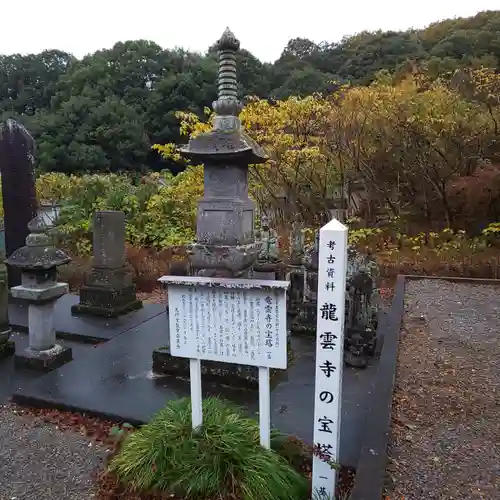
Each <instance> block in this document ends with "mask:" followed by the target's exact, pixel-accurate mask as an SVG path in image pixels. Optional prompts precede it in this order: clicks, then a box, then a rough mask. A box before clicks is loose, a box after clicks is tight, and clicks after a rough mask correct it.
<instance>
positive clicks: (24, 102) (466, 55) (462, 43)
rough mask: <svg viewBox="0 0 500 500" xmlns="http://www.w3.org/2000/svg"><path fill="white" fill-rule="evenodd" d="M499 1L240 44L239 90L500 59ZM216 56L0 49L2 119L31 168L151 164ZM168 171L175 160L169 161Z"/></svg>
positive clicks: (198, 98) (154, 48)
mask: <svg viewBox="0 0 500 500" xmlns="http://www.w3.org/2000/svg"><path fill="white" fill-rule="evenodd" d="M499 61H500V11H488V12H482V13H480V14H478V15H476V16H474V17H471V18H464V19H454V20H447V21H444V22H440V23H436V24H433V25H431V26H429V27H428V28H426V29H423V30H411V31H402V32H382V31H379V32H375V33H367V32H364V33H359V34H357V35H355V36H352V37H348V38H345V39H343V40H341V41H340V42H338V43H327V42H325V43H322V44H319V45H318V44H315V43H313V42H311V41H310V40H307V39H300V38H296V39H292V40H290V41H289V43H288V44H287V46H286V47H285V48H284V50H283V53H282V55H281V57H280V58H279V59H278V60H277V61H275V63H273V64H263V63H261V62H260V61H259V60H258V59H257V58H255V57H254V56H253V55H252V54H250V53H248V52H246V51H245V50H242V51H241V52H240V53H239V55H238V69H239V80H240V84H241V95H242V96H245V95H255V96H258V97H261V98H272V99H286V98H288V97H289V96H299V97H304V96H307V95H309V94H312V93H313V92H323V93H328V92H331V91H334V90H336V89H337V88H338V86H339V84H345V83H351V84H353V85H363V86H364V85H369V84H370V83H371V82H372V81H373V80H374V79H375V77H376V75H377V73H379V72H381V71H385V72H388V73H389V74H390V75H391V76H390V78H391V79H392V81H393V82H395V83H396V82H397V81H398V80H399V79H401V78H402V77H403V75H406V74H407V73H408V72H415V71H417V70H418V71H419V72H421V73H423V74H425V75H426V76H427V77H428V78H429V79H431V80H434V79H437V78H449V77H450V76H451V75H452V74H453V73H454V72H455V71H456V70H457V69H460V68H472V69H474V68H480V67H487V68H492V69H494V70H495V71H497V70H498V69H499ZM216 71H217V57H216V54H215V53H214V50H213V49H212V48H210V49H209V50H208V51H207V53H206V54H205V55H200V54H194V53H189V52H186V51H184V50H180V49H179V50H168V49H163V48H161V47H160V46H158V45H157V44H155V43H154V42H152V41H147V40H136V41H126V42H121V43H117V44H116V45H115V46H114V47H112V48H111V49H106V50H101V51H98V52H96V53H94V54H91V55H88V56H86V57H85V58H83V59H82V60H76V59H75V58H74V57H73V56H72V55H71V54H67V53H65V52H61V51H57V50H50V51H45V52H42V53H40V54H31V55H26V56H21V55H19V54H13V55H7V56H5V55H4V56H0V119H5V118H7V117H13V118H16V119H18V120H20V121H22V122H23V123H25V124H26V125H27V126H28V128H29V129H30V130H31V131H32V132H33V134H34V135H35V137H36V139H37V142H38V146H39V153H40V154H39V167H40V168H41V169H42V170H45V171H59V172H67V173H76V172H82V171H88V172H99V171H101V172H108V171H140V172H144V171H146V170H159V169H162V168H165V165H167V164H166V163H165V161H163V160H162V159H161V158H160V156H159V155H158V154H157V153H156V152H154V151H152V150H151V145H152V144H155V143H161V144H164V143H169V142H179V139H180V137H179V121H178V119H177V118H176V116H175V113H176V111H179V110H183V111H191V112H194V113H195V114H197V115H199V116H201V115H202V113H203V109H204V107H205V106H207V105H210V103H211V102H212V101H213V99H214V98H215V95H216V88H215V79H216ZM168 165H169V166H170V167H171V168H172V169H173V170H175V169H176V167H175V165H174V164H173V163H170V164H168Z"/></svg>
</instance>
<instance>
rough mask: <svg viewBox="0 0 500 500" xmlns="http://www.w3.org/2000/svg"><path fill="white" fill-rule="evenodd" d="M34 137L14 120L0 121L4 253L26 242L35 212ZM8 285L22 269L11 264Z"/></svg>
mask: <svg viewBox="0 0 500 500" xmlns="http://www.w3.org/2000/svg"><path fill="white" fill-rule="evenodd" d="M34 158H35V141H34V139H33V138H32V137H31V135H30V134H29V133H28V131H27V130H26V129H25V128H24V127H23V126H22V125H20V124H19V123H17V122H16V121H14V120H7V121H6V122H5V123H0V172H1V175H2V195H3V210H4V226H5V253H6V256H7V257H10V256H11V255H12V254H13V253H14V252H15V251H16V250H17V249H18V248H21V247H22V246H23V245H24V242H25V239H26V237H27V236H28V224H29V222H30V221H31V220H32V219H33V218H34V217H35V216H36V210H37V202H36V187H35V172H34V163H35V162H34ZM8 282H9V287H13V286H16V285H19V284H20V283H21V271H20V270H19V269H16V268H13V267H11V266H8Z"/></svg>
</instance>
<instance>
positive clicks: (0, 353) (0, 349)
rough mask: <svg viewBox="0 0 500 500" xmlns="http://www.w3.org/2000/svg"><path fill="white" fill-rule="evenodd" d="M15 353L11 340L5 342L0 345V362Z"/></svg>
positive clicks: (14, 345)
mask: <svg viewBox="0 0 500 500" xmlns="http://www.w3.org/2000/svg"><path fill="white" fill-rule="evenodd" d="M15 353H16V344H15V343H14V342H13V341H12V340H7V342H4V343H3V344H1V345H0V360H1V359H5V358H8V357H9V356H12V355H14V354H15Z"/></svg>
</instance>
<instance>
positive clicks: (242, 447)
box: [108, 398, 309, 500]
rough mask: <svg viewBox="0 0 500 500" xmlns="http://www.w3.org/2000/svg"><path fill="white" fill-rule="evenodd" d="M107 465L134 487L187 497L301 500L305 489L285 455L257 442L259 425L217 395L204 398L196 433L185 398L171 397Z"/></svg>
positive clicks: (126, 439)
mask: <svg viewBox="0 0 500 500" xmlns="http://www.w3.org/2000/svg"><path fill="white" fill-rule="evenodd" d="M274 436H275V437H276V436H277V434H276V433H274ZM108 467H109V469H108V470H109V472H112V473H115V474H116V475H117V476H118V478H119V479H120V481H122V482H123V483H126V484H128V485H129V486H130V487H131V488H132V489H134V490H136V491H140V492H146V491H151V490H154V491H162V492H168V493H172V494H176V495H180V496H182V497H183V498H186V499H203V498H233V496H231V495H234V494H235V493H236V494H237V496H236V498H241V499H242V500H295V499H297V500H303V499H304V498H307V494H308V490H309V485H308V481H307V480H306V478H305V477H304V476H302V475H301V474H300V473H299V472H297V471H296V470H295V469H293V467H292V466H291V465H290V464H289V463H288V462H287V460H285V458H283V457H282V456H280V455H279V454H278V453H276V452H274V451H272V450H267V449H264V448H262V447H261V446H260V442H259V426H258V423H257V422H256V421H254V420H253V419H250V418H247V417H246V416H244V415H243V413H242V411H241V410H239V409H236V408H234V407H233V406H231V405H229V404H228V403H225V402H223V401H221V400H220V399H217V398H208V399H206V400H204V401H203V426H202V428H201V429H200V430H199V431H198V432H194V431H193V430H192V428H191V402H190V400H189V399H181V400H176V401H171V402H170V403H168V405H167V406H166V407H165V408H163V409H162V410H161V411H160V412H158V413H157V414H156V416H155V417H154V418H153V419H152V420H151V422H150V423H149V424H147V425H144V426H143V427H142V428H141V429H139V430H137V431H136V432H134V433H133V434H131V435H129V436H127V437H126V438H125V440H124V442H123V445H122V448H121V450H120V452H119V453H118V454H117V455H116V456H115V457H114V458H113V459H112V460H111V461H110V463H109V466H108Z"/></svg>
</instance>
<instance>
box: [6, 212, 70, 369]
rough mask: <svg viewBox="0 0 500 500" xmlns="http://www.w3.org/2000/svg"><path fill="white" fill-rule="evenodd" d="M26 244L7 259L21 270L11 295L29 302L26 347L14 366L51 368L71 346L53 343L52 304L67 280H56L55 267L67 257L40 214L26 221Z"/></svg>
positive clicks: (60, 362) (65, 288)
mask: <svg viewBox="0 0 500 500" xmlns="http://www.w3.org/2000/svg"><path fill="white" fill-rule="evenodd" d="M28 230H29V232H30V234H29V235H28V237H27V238H26V245H25V246H23V247H21V248H18V249H17V250H16V251H15V252H14V253H13V254H12V255H11V256H10V257H9V258H8V259H7V261H6V263H7V264H9V265H10V266H12V267H15V268H19V269H20V270H21V285H19V286H15V287H12V288H11V289H10V291H11V294H12V296H13V297H15V298H18V299H21V300H24V301H26V302H27V303H28V330H29V347H28V348H27V349H25V351H24V352H23V353H22V354H16V355H15V357H14V362H15V364H16V366H21V367H28V368H34V369H38V370H44V371H46V370H53V369H54V368H58V367H59V366H61V365H63V364H64V363H67V362H68V361H71V359H72V353H71V349H70V348H67V347H62V346H60V345H57V344H56V332H55V328H54V306H55V302H56V300H57V299H58V298H59V297H61V296H62V295H64V294H65V293H68V291H69V287H68V284H67V283H58V282H57V267H58V266H61V265H63V264H67V263H68V262H70V260H71V259H70V258H69V257H68V256H67V255H66V254H65V253H64V252H63V251H62V250H59V249H57V248H55V247H54V245H53V241H52V238H51V237H50V236H49V235H48V234H47V230H48V227H47V225H46V224H45V223H44V220H43V218H42V217H41V216H37V217H35V218H34V219H32V220H31V222H30V223H29V224H28Z"/></svg>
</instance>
